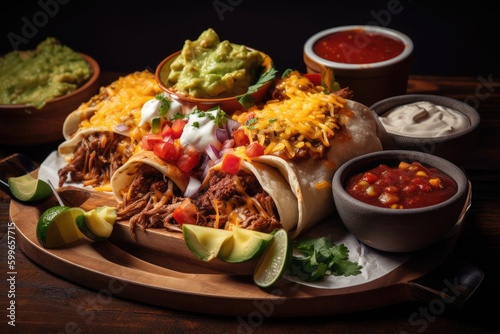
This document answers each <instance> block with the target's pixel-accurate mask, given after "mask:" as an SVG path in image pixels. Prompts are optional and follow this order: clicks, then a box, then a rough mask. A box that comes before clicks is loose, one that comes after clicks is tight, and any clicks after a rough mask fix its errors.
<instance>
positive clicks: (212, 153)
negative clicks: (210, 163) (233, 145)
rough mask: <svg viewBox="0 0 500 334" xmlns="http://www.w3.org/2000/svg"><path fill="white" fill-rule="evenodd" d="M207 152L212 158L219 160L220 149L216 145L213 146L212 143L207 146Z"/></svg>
mask: <svg viewBox="0 0 500 334" xmlns="http://www.w3.org/2000/svg"><path fill="white" fill-rule="evenodd" d="M205 152H206V153H207V155H208V157H209V158H210V160H217V159H219V157H220V156H219V150H218V149H217V148H216V147H215V146H213V145H212V144H210V145H208V146H207V148H206V149H205Z"/></svg>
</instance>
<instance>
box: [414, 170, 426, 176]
mask: <svg viewBox="0 0 500 334" xmlns="http://www.w3.org/2000/svg"><path fill="white" fill-rule="evenodd" d="M415 175H416V176H422V177H429V175H427V173H426V172H424V171H423V170H419V171H418V172H416V173H415Z"/></svg>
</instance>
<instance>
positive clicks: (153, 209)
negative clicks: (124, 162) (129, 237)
mask: <svg viewBox="0 0 500 334" xmlns="http://www.w3.org/2000/svg"><path fill="white" fill-rule="evenodd" d="M235 178H238V181H239V185H240V186H238V183H237V182H235ZM209 180H210V181H209V184H208V186H207V187H205V188H203V189H201V190H200V191H199V192H198V193H197V194H196V195H194V196H193V197H192V198H190V200H191V201H192V203H193V204H194V205H195V206H196V207H197V208H198V211H199V213H198V214H197V215H196V217H197V218H196V219H197V221H196V224H197V225H204V226H210V227H215V224H216V220H217V217H216V210H215V208H214V203H219V205H224V203H226V202H230V203H231V204H232V205H233V206H234V212H233V213H232V214H237V215H238V217H239V218H240V220H241V221H240V222H239V224H238V226H240V227H243V228H246V229H251V230H256V231H261V232H267V233H270V232H272V231H273V230H274V229H275V228H281V227H282V225H281V223H280V221H279V218H278V214H277V210H276V206H275V204H274V201H273V200H272V198H271V197H270V196H269V195H268V194H267V193H266V192H265V191H264V190H263V189H262V187H261V185H260V184H259V182H258V180H257V178H256V177H255V176H254V175H253V174H250V173H247V172H245V171H242V170H240V171H239V172H238V174H237V176H233V175H230V174H226V173H223V172H221V171H211V172H210V175H209ZM130 187H131V189H130V190H129V193H128V194H129V195H128V196H129V197H128V198H127V197H126V196H124V200H123V202H122V203H120V204H119V205H118V207H117V215H118V220H127V219H128V220H129V226H130V230H131V232H132V234H133V235H134V236H135V228H136V227H139V228H141V229H142V230H146V229H147V228H152V227H165V228H167V229H169V230H171V231H181V229H180V225H179V224H178V223H177V222H176V221H175V220H174V219H173V217H172V214H173V212H174V210H175V209H176V208H177V207H178V206H179V205H180V204H181V202H182V201H183V200H184V199H185V197H183V195H182V192H181V190H180V189H179V188H178V187H177V186H176V185H175V184H174V183H173V182H172V181H171V180H170V179H168V178H164V176H163V174H161V172H159V171H158V170H157V169H155V168H153V167H150V166H148V165H141V166H140V167H139V170H138V172H137V173H136V177H135V179H134V180H133V181H132V183H131V185H130ZM241 191H244V193H245V194H246V195H248V196H250V197H252V198H253V200H254V201H255V202H256V203H258V205H259V206H260V207H261V208H262V209H264V211H265V214H261V213H260V212H256V211H250V210H248V206H246V205H245V204H246V201H247V199H246V198H245V197H244V196H243V195H242V194H241ZM214 201H215V202H214ZM223 211H224V210H219V215H218V226H217V227H218V228H221V229H224V228H225V224H226V223H227V222H228V216H227V215H226V214H223V213H222V212H223Z"/></svg>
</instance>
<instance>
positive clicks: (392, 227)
mask: <svg viewBox="0 0 500 334" xmlns="http://www.w3.org/2000/svg"><path fill="white" fill-rule="evenodd" d="M400 161H406V162H408V163H411V162H419V163H421V164H422V165H423V166H425V167H434V168H437V169H439V170H441V171H442V172H444V173H445V174H447V175H448V176H450V177H451V178H452V179H453V180H454V181H455V182H456V184H457V188H458V189H457V192H456V193H455V195H453V196H452V197H451V198H450V199H448V200H446V201H444V202H442V203H439V204H434V205H431V206H426V207H421V208H403V209H390V208H384V207H378V206H375V205H371V204H367V203H364V202H362V201H361V200H358V199H355V198H354V197H352V196H351V195H349V194H348V193H347V191H346V189H345V187H346V182H347V180H348V179H349V178H350V177H351V176H353V175H355V174H357V173H361V172H366V171H368V170H370V169H372V168H374V167H377V166H378V165H380V164H386V165H388V166H392V167H396V166H398V164H399V162H400ZM332 191H333V198H334V202H335V206H336V208H337V211H338V214H339V216H340V218H341V220H342V222H343V223H344V225H345V226H346V228H347V229H348V230H349V231H350V232H351V233H352V234H353V235H354V236H355V237H356V238H357V239H358V240H359V241H361V242H363V243H364V244H366V245H368V246H370V247H373V248H375V249H378V250H382V251H388V252H411V251H418V250H421V249H424V248H426V247H429V246H431V245H433V244H435V243H437V242H439V241H440V240H443V239H444V238H445V237H446V235H447V234H448V233H450V232H451V231H452V228H453V227H454V226H455V225H460V224H457V222H459V221H460V219H462V218H464V215H465V212H466V210H467V209H468V201H469V200H470V198H469V195H470V185H469V181H468V179H467V176H466V175H465V174H464V172H463V171H462V169H461V168H459V167H458V166H456V165H455V164H453V163H451V162H450V161H448V160H445V159H443V158H440V157H438V156H435V155H432V154H428V153H422V152H416V151H405V150H391V151H380V152H375V153H369V154H365V155H362V156H359V157H357V158H354V159H352V160H350V161H348V162H346V163H345V164H343V165H342V166H341V167H340V168H339V169H338V170H337V172H336V173H335V175H334V177H333V181H332Z"/></svg>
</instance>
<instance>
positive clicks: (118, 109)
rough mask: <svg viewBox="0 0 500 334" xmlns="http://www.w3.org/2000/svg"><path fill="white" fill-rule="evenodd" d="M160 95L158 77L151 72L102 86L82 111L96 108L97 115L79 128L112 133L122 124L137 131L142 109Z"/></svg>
mask: <svg viewBox="0 0 500 334" xmlns="http://www.w3.org/2000/svg"><path fill="white" fill-rule="evenodd" d="M159 93H161V89H160V87H159V86H158V84H157V83H156V80H155V76H154V74H153V73H151V72H149V71H147V70H144V71H142V72H134V73H131V74H128V75H126V76H123V77H120V78H119V79H117V80H116V81H114V82H112V83H111V84H110V85H108V86H106V87H101V89H100V91H99V94H98V95H96V96H94V97H93V98H92V99H91V100H89V101H88V102H86V103H83V104H82V105H80V107H79V108H78V109H79V110H86V109H88V108H94V109H95V113H94V114H93V115H92V116H91V117H90V118H89V119H84V120H82V122H81V123H80V126H79V127H80V129H86V128H90V127H100V128H103V129H108V130H110V131H112V130H113V129H114V128H115V127H116V126H119V125H120V126H128V128H129V129H130V130H131V131H132V132H133V131H134V130H135V129H136V128H137V125H138V124H139V122H140V120H141V109H142V106H143V105H144V103H146V102H147V101H149V100H151V99H152V98H154V97H155V96H156V95H157V94H159ZM138 136H140V134H138ZM134 139H140V138H134Z"/></svg>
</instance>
